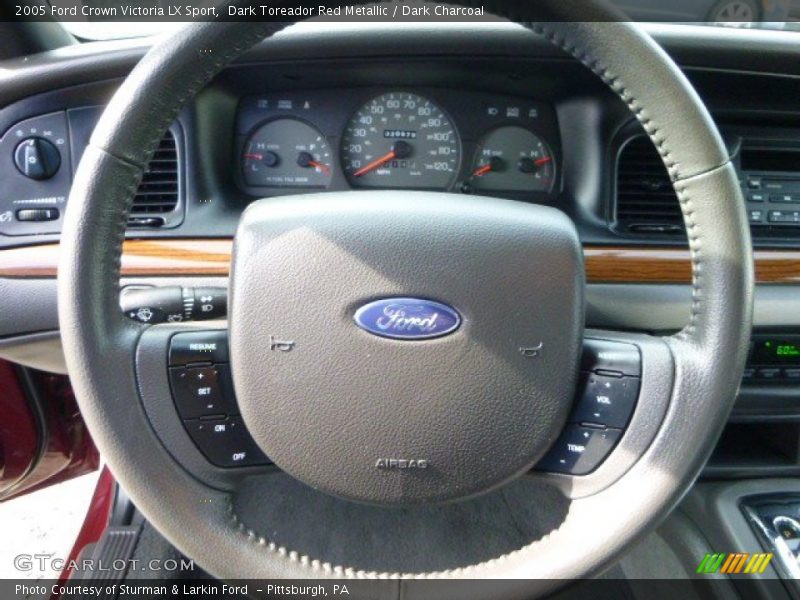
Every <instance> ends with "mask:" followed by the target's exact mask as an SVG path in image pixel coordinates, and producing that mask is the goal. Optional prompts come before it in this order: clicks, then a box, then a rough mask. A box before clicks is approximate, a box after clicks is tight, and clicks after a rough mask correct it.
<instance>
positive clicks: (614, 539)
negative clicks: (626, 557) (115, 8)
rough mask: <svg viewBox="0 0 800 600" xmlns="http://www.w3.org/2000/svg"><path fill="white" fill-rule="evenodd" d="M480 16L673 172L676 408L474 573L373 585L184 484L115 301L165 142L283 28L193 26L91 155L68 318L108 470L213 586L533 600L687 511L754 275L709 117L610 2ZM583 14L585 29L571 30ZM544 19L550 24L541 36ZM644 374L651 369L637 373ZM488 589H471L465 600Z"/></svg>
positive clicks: (77, 211) (88, 410)
mask: <svg viewBox="0 0 800 600" xmlns="http://www.w3.org/2000/svg"><path fill="white" fill-rule="evenodd" d="M457 3H458V4H465V5H470V4H474V3H472V2H469V1H463V2H457ZM332 4H336V3H332ZM483 4H485V6H486V8H487V9H488V10H489V11H490V12H492V13H495V14H497V15H499V16H503V17H507V18H509V19H510V20H513V21H516V22H519V23H522V24H524V25H525V26H526V27H528V28H529V29H531V30H533V31H534V32H536V33H538V34H540V35H542V36H544V37H545V38H547V39H548V40H549V41H550V42H552V43H553V44H554V45H556V46H558V47H559V48H561V49H563V50H564V51H565V52H567V53H568V54H571V55H572V56H574V57H575V58H576V59H578V60H580V61H581V62H582V63H583V64H584V65H586V67H587V68H589V69H591V70H592V71H593V72H594V73H595V74H596V75H598V76H599V77H600V78H601V79H602V80H603V81H604V82H605V83H606V84H607V85H608V86H609V87H610V88H611V89H612V90H613V91H614V92H616V93H617V94H618V95H619V96H620V97H621V98H622V100H623V101H624V102H625V103H626V104H627V105H628V107H629V108H630V110H631V112H632V113H633V114H634V115H635V116H636V118H637V119H638V120H639V121H640V122H641V123H642V125H643V126H644V128H645V130H646V131H647V133H648V134H649V136H650V137H651V139H652V140H653V143H654V144H655V145H656V147H657V148H658V150H659V153H660V155H661V156H662V158H663V160H664V163H665V165H666V167H667V169H668V171H669V174H670V177H671V179H672V182H673V185H674V187H675V190H676V192H677V194H678V198H679V200H680V203H681V208H682V211H683V215H684V220H685V222H686V226H687V232H688V236H689V244H690V250H691V257H692V267H693V294H692V311H691V320H690V322H689V324H688V325H687V326H686V328H685V329H684V330H683V331H682V332H680V333H679V334H677V335H674V336H670V337H668V338H665V339H664V341H665V343H666V345H667V346H668V348H669V350H670V352H671V355H672V361H673V363H674V372H670V373H668V374H667V375H663V374H659V373H655V374H652V376H654V377H667V378H672V384H671V389H672V392H671V398H670V401H669V408H668V411H667V413H666V415H664V417H663V420H662V421H661V422H660V424H659V428H658V432H657V434H656V435H655V437H654V439H653V440H652V442H651V443H650V444H649V446H648V447H647V449H646V450H645V451H644V452H643V453H642V454H641V456H639V457H637V460H636V462H635V464H633V466H632V467H631V468H630V469H629V470H628V471H627V472H626V473H625V474H624V475H622V476H621V477H619V478H618V479H616V480H615V481H613V482H611V483H610V484H609V485H608V486H607V487H605V488H604V489H602V490H601V491H599V492H597V493H595V494H592V495H590V496H587V497H585V498H580V499H578V500H575V501H574V502H573V503H572V505H571V507H570V511H569V514H568V515H566V517H565V519H564V522H563V523H562V524H561V526H560V527H558V529H556V530H554V531H553V532H551V533H550V534H549V535H548V536H546V537H544V538H543V539H541V540H538V541H535V542H533V543H531V544H529V545H526V546H523V547H521V548H519V549H517V550H515V551H513V552H510V553H508V554H505V555H503V556H498V557H497V558H495V559H493V560H489V561H485V562H482V563H480V564H474V565H464V567H463V568H459V569H454V570H449V571H439V572H435V573H398V572H391V571H389V572H385V573H375V572H364V571H363V570H361V569H359V568H358V565H346V564H345V565H337V564H331V563H330V562H327V560H326V557H324V556H305V555H303V554H302V553H298V552H295V551H293V548H285V547H281V546H280V545H279V544H276V543H274V542H273V541H272V540H270V538H269V536H268V535H265V534H263V533H261V531H260V530H259V529H258V526H257V525H256V524H252V523H247V522H244V521H243V519H242V518H241V516H240V515H239V514H238V511H237V507H236V503H235V501H234V498H233V496H232V495H231V494H230V493H228V492H224V491H220V490H217V489H213V488H211V487H210V486H208V485H206V484H204V483H202V482H200V481H198V480H197V479H196V478H194V477H192V476H191V475H190V474H188V473H187V472H186V471H185V470H184V469H183V468H182V467H181V465H180V464H178V463H177V462H176V461H175V460H174V459H173V458H172V456H171V455H170V454H169V453H168V452H167V451H166V450H165V449H164V447H163V445H162V443H161V441H160V440H159V438H158V436H157V435H156V433H155V432H154V431H153V428H152V426H151V424H150V423H149V421H148V418H147V415H146V414H145V412H144V411H143V409H142V406H141V404H140V402H138V396H139V391H140V390H139V386H138V384H137V379H136V369H135V365H134V359H133V356H134V349H135V348H136V345H137V341H138V340H139V338H140V336H141V335H142V332H143V330H144V326H142V325H139V324H135V323H133V322H131V321H129V320H127V319H126V318H124V317H123V316H122V314H121V313H120V310H119V306H118V289H119V288H118V286H119V275H120V256H121V247H122V242H123V239H124V233H125V226H126V221H127V216H128V212H129V209H130V206H131V203H132V199H133V197H134V194H135V191H136V189H137V187H138V184H139V181H140V179H141V176H142V172H143V169H144V167H145V165H146V164H147V161H148V159H149V157H150V156H151V155H152V153H153V151H154V149H155V147H156V145H157V143H158V140H159V139H160V138H161V136H162V135H163V132H164V131H165V130H166V129H167V127H168V126H169V125H170V124H171V123H172V121H173V120H174V119H175V118H176V117H177V115H178V112H179V111H180V109H181V108H182V107H183V106H184V104H185V103H186V102H187V101H188V100H189V99H191V98H192V97H193V96H194V95H195V94H196V93H197V92H198V91H199V90H200V89H201V88H202V87H203V86H204V85H206V84H207V83H208V82H209V81H210V80H211V78H212V77H213V76H214V75H216V74H217V73H218V72H219V71H220V70H221V69H222V68H223V67H224V66H225V65H227V64H228V63H230V62H231V61H232V60H234V59H235V58H236V57H237V56H239V55H240V54H242V53H243V52H244V51H245V50H247V49H248V48H250V47H251V46H252V45H254V44H255V43H256V42H258V41H259V40H261V39H263V38H265V37H269V36H270V35H272V34H274V33H275V32H277V31H279V30H280V29H282V28H284V27H285V26H286V25H288V24H270V23H243V22H237V23H233V22H231V23H199V24H194V25H191V26H189V27H187V28H185V29H183V30H181V31H180V32H178V33H176V34H175V35H172V36H171V37H169V39H167V40H165V41H164V42H162V43H160V44H158V45H156V46H154V47H153V48H152V49H151V51H150V52H149V53H148V54H147V56H146V57H145V58H144V59H143V60H142V61H141V62H140V63H139V65H138V66H137V67H136V68H135V69H134V70H133V72H132V73H131V74H130V76H129V77H128V78H127V79H126V80H125V82H124V83H123V84H122V86H121V87H120V89H119V91H118V92H117V93H116V94H115V96H114V98H113V99H112V100H111V102H110V104H109V105H108V107H107V109H106V111H105V113H104V114H103V117H102V118H101V120H100V122H99V124H98V126H97V128H96V130H95V132H94V134H93V136H92V139H91V141H90V145H89V147H88V148H87V150H86V152H85V154H84V155H83V158H82V161H81V164H80V166H79V169H78V171H77V173H76V176H75V181H74V184H73V188H72V193H71V196H70V200H69V209H68V211H67V214H66V215H65V223H64V229H63V233H62V242H61V243H62V260H61V264H60V268H59V289H58V291H59V316H60V323H61V334H62V339H63V343H64V347H65V353H66V359H67V364H68V367H69V372H70V376H71V379H72V383H73V386H74V389H75V393H76V396H77V399H78V402H79V405H80V409H81V412H82V414H83V416H84V418H85V420H86V422H87V425H88V427H89V429H90V432H91V433H92V436H93V438H94V440H95V441H96V443H97V445H98V447H99V449H100V451H101V453H102V455H103V456H104V458H105V460H106V461H107V463H108V465H109V466H110V467H111V469H112V471H113V473H114V475H115V476H116V478H117V479H118V480H119V481H120V483H121V485H122V486H123V487H124V488H125V489H126V491H127V492H128V493H129V494H130V496H131V498H132V499H133V501H134V502H135V504H136V505H137V507H138V508H139V509H140V510H141V511H142V512H143V513H144V514H145V516H146V517H147V518H148V519H149V520H150V522H152V523H153V524H154V525H155V526H156V528H157V529H158V530H159V531H161V532H162V534H164V535H165V537H166V538H167V539H168V540H170V541H171V542H172V543H173V544H174V545H175V546H176V547H177V548H178V549H180V550H181V551H182V552H184V553H185V554H186V555H187V556H189V557H191V558H193V559H195V560H196V561H197V562H198V564H200V565H201V566H202V567H204V568H205V569H207V570H208V571H209V572H210V573H211V574H213V575H215V576H217V577H219V578H222V579H242V578H275V577H291V578H309V577H364V576H370V575H372V576H377V575H382V576H389V577H418V576H420V577H441V578H450V577H470V578H477V577H491V578H501V577H502V578H513V579H516V581H510V582H509V583H508V584H507V586H506V587H504V588H503V589H502V590H497V591H496V592H495V593H494V595H495V596H497V597H501V596H506V597H520V596H526V597H530V595H531V594H534V593H544V592H545V591H547V590H549V589H551V588H552V587H553V586H554V585H557V581H558V580H566V579H574V578H579V577H582V576H585V575H587V574H589V573H594V572H597V571H598V570H599V569H602V568H603V567H604V566H607V565H609V564H610V563H611V562H612V561H614V560H615V559H616V558H618V557H619V555H620V553H621V551H622V550H623V549H624V548H626V547H627V546H628V545H629V544H630V543H632V542H633V541H635V540H636V539H637V538H638V537H639V536H641V535H643V534H644V533H645V532H646V531H648V530H649V529H650V528H652V527H653V526H654V525H655V524H656V523H657V522H658V521H659V520H660V518H662V517H663V516H665V515H666V514H667V513H668V512H669V510H670V509H671V508H672V507H673V506H674V505H675V503H676V502H677V501H678V500H679V499H680V498H681V496H682V495H683V494H684V493H685V492H686V490H687V489H688V488H689V486H690V485H691V484H692V482H693V481H694V479H695V478H696V477H697V475H698V474H699V472H700V469H701V468H702V466H703V465H704V463H705V461H706V460H707V458H708V455H709V454H710V452H711V450H712V449H713V446H714V444H715V442H716V440H717V439H718V437H719V434H720V432H721V430H722V427H723V425H724V423H725V420H726V418H727V416H728V414H729V412H730V410H731V408H732V404H733V400H734V398H735V396H736V392H737V389H738V386H739V383H740V377H741V373H742V369H743V367H744V363H745V358H746V350H747V345H748V341H749V333H750V324H751V312H752V308H751V306H752V294H753V291H752V290H753V267H752V250H751V244H750V236H749V227H748V224H747V220H746V215H745V213H744V208H743V207H744V203H743V202H742V198H741V191H740V190H739V186H738V181H737V177H736V173H735V171H734V169H733V167H732V165H731V164H730V160H729V157H728V154H727V151H726V149H725V146H724V144H723V143H722V141H721V138H720V136H719V134H718V132H717V130H716V128H715V126H714V124H713V122H712V120H711V118H710V116H709V114H708V113H707V111H706V109H705V107H704V106H703V104H702V102H701V100H700V99H699V97H698V96H697V95H696V93H695V92H694V90H693V89H692V87H691V85H690V84H689V83H688V81H687V80H686V78H685V77H684V76H683V74H682V73H681V72H680V70H679V69H678V68H677V67H676V65H675V64H674V63H673V62H672V60H671V59H670V58H669V57H668V56H667V55H666V54H665V53H664V52H663V51H662V50H661V48H660V47H658V46H657V45H656V44H655V42H654V41H653V40H651V39H650V38H649V37H648V36H647V35H646V34H644V33H642V32H641V31H640V30H639V29H638V28H637V27H636V26H635V25H633V24H631V23H626V22H618V21H615V20H614V15H613V14H612V13H609V12H607V10H606V9H605V8H602V7H601V6H599V5H595V4H594V3H591V4H589V3H587V2H585V1H583V0H568V1H564V0H544V1H540V2H536V3H524V5H523V3H517V2H511V1H505V0H504V1H500V0H495V1H493V2H488V3H483ZM576 17H580V18H583V19H587V18H590V19H592V22H572V20H573V19H574V18H576ZM534 18H536V19H540V21H539V22H537V23H532V21H533V19H534ZM648 375H650V374H649V373H647V369H646V368H645V373H643V377H644V376H648ZM632 499H633V500H632ZM175 507H179V508H175ZM620 507H625V509H624V510H622V511H621V510H620ZM267 531H268V529H267ZM587 531H589V532H591V535H589V536H587V535H586V532H587ZM578 548H580V549H581V551H576V549H578ZM408 591H409V593H410V592H412V591H413V588H408ZM478 593H479V592H478V591H477V590H471V589H470V588H468V587H467V588H465V589H461V590H460V597H470V596H471V595H477V594H478Z"/></svg>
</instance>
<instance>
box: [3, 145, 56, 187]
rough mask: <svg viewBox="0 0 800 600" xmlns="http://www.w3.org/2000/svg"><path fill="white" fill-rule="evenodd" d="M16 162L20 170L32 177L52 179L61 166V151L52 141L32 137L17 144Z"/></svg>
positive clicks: (26, 175) (15, 151)
mask: <svg viewBox="0 0 800 600" xmlns="http://www.w3.org/2000/svg"><path fill="white" fill-rule="evenodd" d="M14 164H15V165H16V166H17V169H19V172H20V173H22V174H23V175H25V177H29V178H30V179H37V180H42V179H50V178H51V177H52V176H53V175H55V174H56V173H58V169H59V167H60V166H61V153H60V152H59V151H58V148H56V146H55V144H53V143H52V142H51V141H49V140H46V139H45V138H41V137H30V138H27V139H24V140H22V141H21V142H20V143H19V144H17V148H16V150H14Z"/></svg>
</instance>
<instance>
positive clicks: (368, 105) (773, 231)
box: [0, 25, 800, 475]
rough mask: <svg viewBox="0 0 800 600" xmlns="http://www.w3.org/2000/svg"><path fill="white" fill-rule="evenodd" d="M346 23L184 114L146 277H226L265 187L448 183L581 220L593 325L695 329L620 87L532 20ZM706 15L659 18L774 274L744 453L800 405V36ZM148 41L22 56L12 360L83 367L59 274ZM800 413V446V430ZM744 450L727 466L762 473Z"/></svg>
mask: <svg viewBox="0 0 800 600" xmlns="http://www.w3.org/2000/svg"><path fill="white" fill-rule="evenodd" d="M342 27H344V29H343V30H341V31H333V30H331V29H330V28H326V29H322V28H316V29H315V28H313V27H312V26H311V25H308V26H306V28H305V29H304V28H291V30H287V31H286V32H284V33H282V34H280V35H278V36H276V37H275V38H273V39H272V40H270V42H269V46H267V45H266V44H264V45H261V46H258V47H256V48H255V49H253V50H252V51H251V52H250V53H248V54H247V55H245V56H244V57H243V58H242V59H241V60H240V61H239V62H237V63H235V64H233V65H231V66H230V67H229V68H227V69H226V70H225V71H223V72H222V73H221V74H220V75H219V76H218V77H217V78H215V79H214V81H212V82H211V84H210V85H209V86H208V87H207V88H206V89H205V90H203V91H202V92H201V93H200V94H199V95H198V96H197V97H196V98H195V99H194V101H193V102H192V103H191V104H190V105H189V106H187V107H186V108H185V109H184V111H183V112H182V113H181V114H180V115H179V116H178V118H177V119H176V121H175V122H174V123H173V125H172V126H171V127H170V129H169V131H168V132H166V133H165V136H164V138H163V139H162V140H161V143H160V144H159V146H158V149H157V150H156V152H155V154H154V155H153V157H152V159H151V161H150V164H149V166H148V169H147V171H146V172H145V174H144V177H143V180H142V183H141V185H140V187H139V190H138V193H137V195H136V198H135V200H134V204H133V210H132V215H131V219H130V220H129V222H128V230H127V233H126V237H127V243H126V245H125V251H124V254H123V259H122V276H123V282H122V283H123V285H134V286H142V285H144V286H153V285H155V286H180V285H183V286H196V285H203V286H206V285H207V286H216V287H224V286H225V285H226V282H227V280H226V276H227V274H228V269H229V265H230V260H231V239H232V238H233V236H234V234H235V231H236V227H237V225H238V222H239V219H240V217H241V214H242V212H243V211H244V210H245V208H246V207H247V206H248V205H249V204H251V203H252V202H254V201H255V200H257V199H262V198H265V199H269V198H277V197H280V196H285V195H288V194H305V193H319V194H325V193H327V192H335V191H341V190H359V191H361V192H363V193H365V194H369V193H370V192H371V191H373V190H377V189H399V190H409V191H411V190H437V191H443V192H450V193H454V194H458V195H485V196H492V197H498V198H502V199H508V200H512V201H518V202H529V203H538V204H545V205H549V206H553V207H556V208H558V209H560V210H561V211H563V212H564V213H565V214H567V215H568V216H569V217H570V218H571V219H572V220H573V222H574V223H575V225H576V228H577V230H578V233H579V235H580V238H581V241H582V242H583V245H584V255H585V261H586V273H587V282H588V283H589V286H588V288H587V305H586V324H587V327H598V328H603V327H609V328H617V329H626V330H637V331H649V332H655V333H661V332H671V331H675V330H676V329H678V328H680V327H682V326H683V325H684V324H685V323H686V321H687V319H688V316H689V306H690V302H691V286H690V285H689V284H690V282H691V276H692V273H691V269H690V261H689V253H688V250H687V247H686V242H687V240H686V232H685V230H684V229H683V226H682V219H681V213H680V207H679V204H678V201H677V198H676V197H675V196H674V193H673V191H672V189H671V185H670V181H669V178H668V176H667V174H666V172H665V170H664V167H663V164H662V163H661V162H660V159H659V157H658V155H657V154H656V153H655V151H654V149H653V147H652V144H650V143H649V141H648V140H647V139H646V137H644V131H643V129H642V127H641V126H640V125H639V123H638V122H637V121H636V120H635V119H633V118H632V117H631V114H630V112H629V110H628V108H627V107H626V106H625V105H624V103H623V102H621V101H620V99H619V98H618V97H617V96H616V95H615V94H613V93H612V92H610V91H609V90H608V89H607V87H606V86H605V84H603V83H602V82H601V81H599V80H598V79H597V78H596V77H595V76H594V75H592V74H591V73H590V72H589V71H588V70H586V69H585V68H584V67H583V66H582V65H581V64H580V63H578V62H577V61H575V60H574V59H572V58H571V57H568V56H565V55H563V54H562V53H560V52H559V51H558V50H556V49H554V48H552V47H550V45H549V44H548V43H547V42H546V41H543V40H541V41H538V42H537V41H536V40H535V39H534V40H532V39H531V37H530V35H529V34H528V33H527V32H525V31H523V30H520V29H519V28H515V27H511V26H506V25H497V26H494V25H492V26H488V25H487V26H485V27H480V28H469V27H465V28H453V29H452V30H450V29H447V28H439V27H436V28H434V29H435V32H436V35H430V33H431V31H433V29H431V30H429V29H427V28H426V26H419V27H416V26H415V27H414V28H408V29H405V28H385V29H381V28H380V26H379V25H376V26H375V29H368V30H366V31H357V30H352V31H351V30H348V29H346V26H342ZM431 27H433V26H431ZM700 29H704V28H684V27H679V26H659V27H653V28H652V32H653V35H654V36H655V37H656V39H657V41H658V42H659V43H661V44H662V45H663V46H664V48H665V49H666V50H667V51H668V52H669V53H670V54H671V55H672V56H673V57H674V58H675V59H676V60H677V61H678V62H679V63H680V64H681V66H682V67H683V70H684V72H685V73H686V75H687V77H689V78H690V80H691V82H692V83H693V85H694V86H695V87H696V89H697V90H698V92H699V93H700V95H701V96H702V98H703V100H704V101H705V103H706V104H707V106H708V107H709V108H710V110H711V112H712V115H713V117H714V119H715V120H716V121H717V124H718V125H719V128H720V130H721V132H722V134H723V136H724V138H725V141H726V142H727V144H728V147H729V151H730V154H731V157H732V160H733V164H734V165H735V167H736V168H737V170H738V172H739V176H740V180H741V184H742V190H743V192H744V200H745V202H746V205H745V208H746V210H747V212H748V216H749V218H750V221H751V226H752V232H753V240H754V249H755V260H756V277H757V282H758V283H759V284H760V285H759V286H758V288H757V291H756V302H755V323H756V327H757V331H756V335H755V337H754V350H753V356H752V357H751V362H750V366H749V367H748V371H747V372H746V380H745V382H744V385H743V387H742V393H741V395H740V402H739V404H738V407H737V411H736V413H735V414H734V419H735V420H737V419H738V421H737V422H736V423H734V424H732V425H731V426H729V431H730V434H729V435H730V436H731V438H730V439H731V443H730V447H731V448H734V449H738V448H740V447H749V445H750V444H749V443H748V444H740V443H739V442H740V440H741V439H748V440H749V439H752V437H753V432H756V433H759V432H761V433H763V434H764V437H765V438H767V439H769V440H771V439H772V434H771V430H769V429H768V428H767V427H766V426H764V425H763V424H762V423H763V422H764V421H765V419H766V420H773V421H774V420H776V419H783V418H785V419H786V420H787V421H786V422H787V423H788V422H792V423H794V422H795V421H796V419H797V416H798V412H797V408H796V402H795V404H794V405H792V404H791V403H790V402H789V400H790V399H791V400H796V398H797V394H798V391H797V390H798V383H797V382H798V377H800V359H799V358H798V356H797V348H798V345H800V344H799V343H798V340H800V310H799V309H798V304H797V302H798V298H800V162H798V158H799V157H800V110H798V107H797V103H796V99H797V98H798V97H800V63H798V62H797V60H796V51H797V42H796V37H794V35H795V34H778V33H775V32H769V33H760V32H754V31H737V32H731V31H725V30H710V31H702V32H699V30H700ZM359 36H363V37H359ZM146 50H147V45H146V43H143V42H141V41H120V42H109V43H104V44H84V45H82V46H81V47H79V48H77V49H70V50H68V51H63V52H55V53H45V55H42V56H34V57H26V59H25V60H24V61H23V60H20V61H18V62H13V61H11V62H9V61H6V63H5V64H4V65H3V66H2V68H0V294H2V295H3V297H4V298H6V299H11V301H9V302H6V303H5V304H4V310H3V311H0V356H2V357H5V358H10V359H11V360H14V361H15V362H19V363H21V364H28V365H31V366H34V367H37V368H43V369H46V370H54V371H57V370H58V369H59V368H63V367H60V366H59V365H62V364H63V356H61V354H60V353H61V349H60V344H59V342H58V320H57V311H56V282H55V275H56V273H57V265H58V260H59V257H60V251H59V245H58V242H59V233H60V230H61V223H62V219H63V215H64V210H65V209H66V206H67V203H68V198H69V191H70V187H71V184H72V178H73V176H74V173H75V169H76V168H77V165H78V163H79V161H80V157H81V155H82V153H83V151H84V149H85V148H86V145H87V143H88V140H89V138H90V136H91V132H92V129H93V127H94V125H95V123H96V122H97V119H98V118H99V116H100V114H101V113H102V109H103V106H104V105H105V104H106V103H107V102H108V99H109V98H110V97H111V95H112V94H113V93H114V92H115V91H116V89H117V87H118V85H119V83H120V82H121V81H122V78H124V77H125V76H126V75H127V73H129V72H130V70H131V69H132V68H133V67H134V66H135V64H136V63H137V61H138V60H140V59H141V56H142V55H143V54H144V52H146ZM465 57H468V59H465ZM768 343H769V344H771V345H772V346H767V344H768ZM770 347H774V348H775V349H776V350H775V354H774V355H768V354H767V353H766V350H764V349H765V348H770ZM779 348H780V349H781V351H780V352H781V353H780V355H779V354H778V349H779ZM721 351H722V350H721ZM780 427H784V429H785V433H786V439H787V440H789V439H791V440H798V439H800V427H797V426H796V425H794V424H793V425H785V426H784V425H781V426H780ZM768 445H769V444H766V443H765V447H766V446H768ZM795 446H796V445H795ZM795 446H793V447H795ZM736 452H738V450H735V451H733V454H734V455H733V456H723V457H722V458H721V459H720V460H719V461H717V466H716V467H715V466H714V463H713V462H712V465H711V467H709V468H710V469H712V470H713V469H714V468H716V469H717V471H716V473H717V474H723V475H724V474H726V473H729V472H731V471H732V470H735V469H739V468H740V466H739V465H740V464H741V460H740V458H741V457H740V456H738V455H737V454H736ZM781 460H782V459H780V457H778V458H775V457H771V456H768V457H767V458H765V459H764V462H765V464H767V465H768V466H770V465H771V466H770V468H772V469H778V470H779V471H780V472H782V473H790V474H798V473H800V458H798V459H797V460H796V461H795V460H789V461H787V460H783V462H781ZM776 465H777V466H776ZM757 467H758V468H760V466H758V465H757ZM726 469H727V470H726ZM736 472H737V473H738V472H740V471H736Z"/></svg>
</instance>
